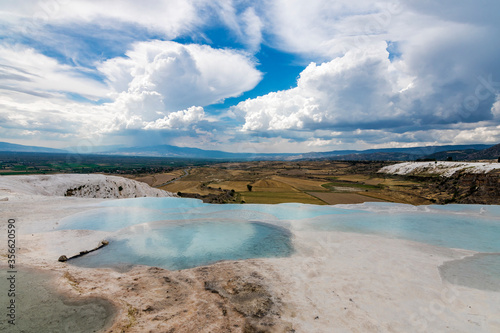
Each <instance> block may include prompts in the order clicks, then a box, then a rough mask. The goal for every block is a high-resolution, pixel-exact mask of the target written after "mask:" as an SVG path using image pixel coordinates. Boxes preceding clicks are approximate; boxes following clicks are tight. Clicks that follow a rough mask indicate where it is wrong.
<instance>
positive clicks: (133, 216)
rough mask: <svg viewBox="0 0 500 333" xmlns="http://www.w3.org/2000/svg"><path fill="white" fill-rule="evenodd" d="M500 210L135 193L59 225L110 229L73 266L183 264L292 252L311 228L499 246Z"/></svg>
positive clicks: (491, 249) (490, 248) (481, 248)
mask: <svg viewBox="0 0 500 333" xmlns="http://www.w3.org/2000/svg"><path fill="white" fill-rule="evenodd" d="M499 217H500V206H481V205H448V206H418V207H415V206H410V205H402V204H392V203H365V204H360V205H336V206H315V205H304V204H280V205H211V204H205V203H203V202H201V201H200V200H195V199H183V198H137V199H122V200H113V201H107V202H104V203H102V204H100V205H98V206H96V207H95V208H94V209H91V210H89V211H87V212H84V213H80V214H76V215H73V216H70V217H68V218H66V219H63V220H62V221H60V229H88V230H102V231H108V232H110V237H109V240H110V241H111V243H110V245H109V246H107V247H106V248H103V249H102V250H99V251H97V252H95V253H91V254H89V255H87V256H84V257H81V258H79V259H76V260H72V263H73V264H75V265H82V266H86V267H113V266H120V265H122V266H123V265H125V266H126V265H136V264H141V265H150V266H159V267H164V268H167V269H184V268H190V267H195V266H200V265H205V264H210V263H213V262H216V261H219V260H236V259H247V258H263V257H285V256H290V255H291V254H292V253H293V251H294V249H293V233H294V232H300V231H308V230H310V231H322V232H330V231H341V232H354V233H365V234H375V235H379V236H382V237H389V238H398V239H406V240H411V241H417V242H421V243H427V244H431V245H436V246H441V247H448V248H461V249H467V250H473V251H477V252H482V253H500V242H499V241H498V240H499V239H500V218H499ZM481 260H483V261H484V259H481ZM468 264H469V265H470V263H468ZM494 265H498V261H494Z"/></svg>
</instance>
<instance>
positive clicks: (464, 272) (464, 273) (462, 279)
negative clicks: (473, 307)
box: [439, 253, 500, 291]
mask: <svg viewBox="0 0 500 333" xmlns="http://www.w3.org/2000/svg"><path fill="white" fill-rule="evenodd" d="M439 273H440V274H441V278H442V279H443V280H446V281H448V282H451V283H454V284H459V285H462V286H466V287H470V288H476V289H482V290H489V291H500V253H478V254H476V255H473V256H470V257H467V258H464V259H460V260H453V261H448V262H445V263H444V264H443V265H441V266H440V267H439Z"/></svg>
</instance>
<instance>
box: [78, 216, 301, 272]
mask: <svg viewBox="0 0 500 333" xmlns="http://www.w3.org/2000/svg"><path fill="white" fill-rule="evenodd" d="M292 251H293V250H292V244H291V233H290V232H289V231H288V230H287V229H284V228H281V227H277V226H274V225H270V224H266V223H258V222H231V221H198V222H188V223H186V222H183V221H182V222H171V221H164V222H155V223H147V224H141V225H137V226H132V227H129V228H127V229H124V230H122V231H121V232H120V233H119V234H118V235H117V236H116V237H115V238H114V239H111V242H110V244H109V245H108V246H106V247H105V248H103V249H101V250H99V251H97V252H94V253H91V254H89V255H86V256H83V257H80V258H77V259H73V260H71V262H70V263H71V264H74V265H78V266H85V267H116V268H120V267H121V268H123V267H126V266H127V265H130V264H132V265H133V264H137V265H148V266H158V267H163V268H167V269H170V270H177V269H186V268H192V267H196V266H201V265H206V264H210V263H214V262H216V261H220V260H238V259H249V258H265V257H283V256H289V255H290V254H291V253H292Z"/></svg>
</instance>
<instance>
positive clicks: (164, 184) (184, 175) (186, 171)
mask: <svg viewBox="0 0 500 333" xmlns="http://www.w3.org/2000/svg"><path fill="white" fill-rule="evenodd" d="M190 169H191V168H190V167H189V168H187V169H184V170H183V171H184V174H183V175H182V176H179V177H177V178H174V179H172V180H169V181H168V182H166V183H163V184H160V185H155V186H153V187H162V186H166V185H168V184H171V183H173V182H176V181H178V180H180V179H182V178H184V177H186V176H188V175H189V170H190Z"/></svg>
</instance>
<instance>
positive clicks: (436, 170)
mask: <svg viewBox="0 0 500 333" xmlns="http://www.w3.org/2000/svg"><path fill="white" fill-rule="evenodd" d="M497 169H500V163H479V162H444V161H443V162H404V163H398V164H393V165H388V166H386V167H383V168H382V169H380V170H379V171H378V172H380V173H388V174H393V175H416V174H437V175H441V176H442V177H451V176H453V175H454V174H455V173H456V172H459V171H460V172H465V173H476V174H479V173H488V172H490V171H492V170H497Z"/></svg>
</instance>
